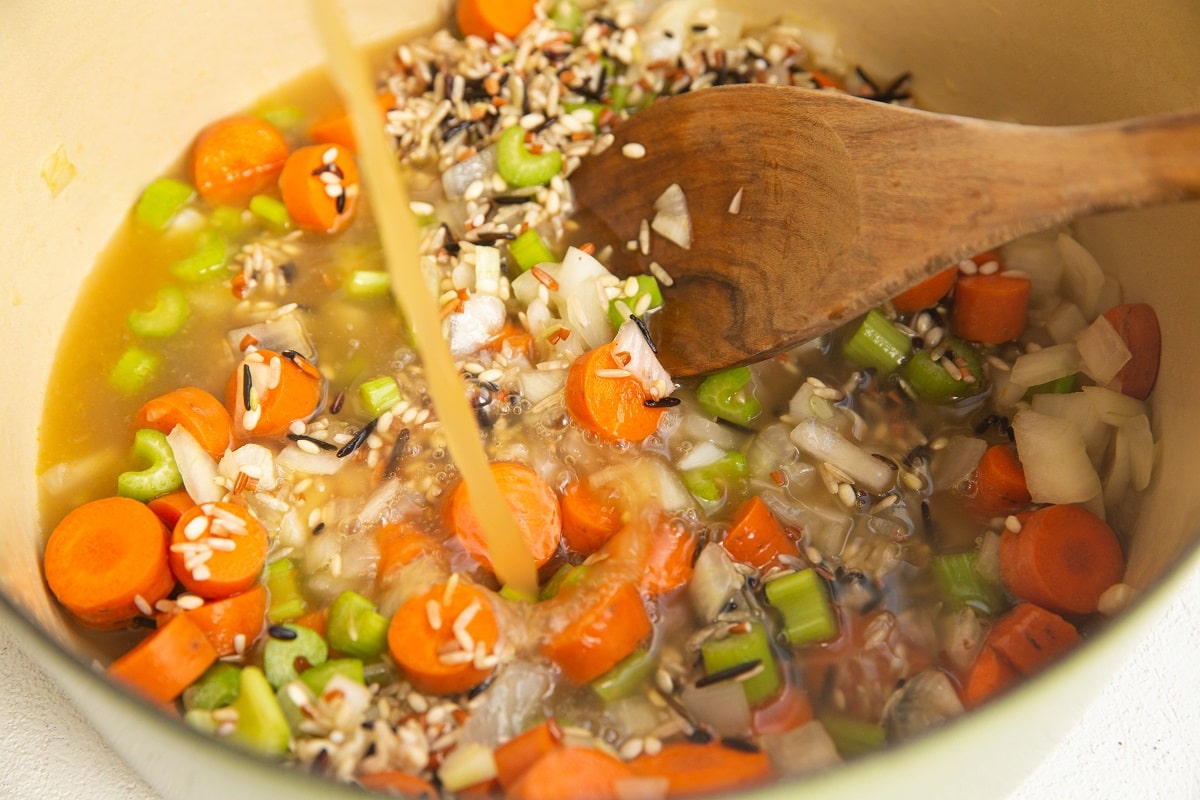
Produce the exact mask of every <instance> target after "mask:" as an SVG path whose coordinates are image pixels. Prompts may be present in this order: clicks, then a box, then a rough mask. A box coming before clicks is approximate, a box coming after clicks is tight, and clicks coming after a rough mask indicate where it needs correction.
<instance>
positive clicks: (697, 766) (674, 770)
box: [629, 742, 774, 798]
mask: <svg viewBox="0 0 1200 800" xmlns="http://www.w3.org/2000/svg"><path fill="white" fill-rule="evenodd" d="M629 766H630V767H631V768H632V769H633V771H634V772H636V773H637V774H638V775H642V776H646V777H653V776H658V777H665V778H666V779H667V797H669V798H674V797H694V796H696V795H707V794H716V793H718V792H725V791H734V790H744V789H747V788H749V787H751V786H755V785H757V784H760V783H763V782H764V781H767V780H770V778H771V777H772V776H773V775H774V769H773V768H772V767H771V760H770V758H768V757H767V754H766V753H764V752H761V751H759V752H747V751H746V750H740V749H734V748H732V747H727V746H725V745H723V744H719V743H714V744H693V743H691V742H674V743H671V744H668V745H665V746H664V747H663V749H662V750H660V751H659V752H658V753H655V754H654V755H641V756H638V757H637V758H635V759H633V760H632V761H630V762H629Z"/></svg>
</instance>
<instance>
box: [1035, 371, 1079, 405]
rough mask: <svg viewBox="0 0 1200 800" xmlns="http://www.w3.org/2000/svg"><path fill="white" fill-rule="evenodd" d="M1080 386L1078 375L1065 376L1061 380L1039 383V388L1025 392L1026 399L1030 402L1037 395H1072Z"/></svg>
mask: <svg viewBox="0 0 1200 800" xmlns="http://www.w3.org/2000/svg"><path fill="white" fill-rule="evenodd" d="M1078 386H1079V376H1078V375H1063V376H1062V377H1061V378H1055V379H1054V380H1052V381H1046V382H1045V383H1039V384H1038V385H1037V386H1030V387H1029V388H1028V389H1027V390H1026V391H1025V397H1024V399H1026V400H1028V399H1029V398H1030V397H1032V396H1033V395H1035V394H1070V393H1071V392H1073V391H1075V389H1076V388H1077V387H1078Z"/></svg>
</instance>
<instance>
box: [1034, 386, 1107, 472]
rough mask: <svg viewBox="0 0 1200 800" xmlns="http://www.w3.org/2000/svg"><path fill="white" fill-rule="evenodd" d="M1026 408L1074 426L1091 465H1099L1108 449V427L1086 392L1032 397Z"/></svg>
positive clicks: (1049, 393)
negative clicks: (1085, 448) (1028, 406)
mask: <svg viewBox="0 0 1200 800" xmlns="http://www.w3.org/2000/svg"><path fill="white" fill-rule="evenodd" d="M1030 405H1031V406H1032V407H1033V410H1034V411H1036V412H1038V413H1039V414H1048V415H1050V416H1052V417H1058V418H1059V419H1062V420H1066V421H1067V422H1069V423H1071V424H1072V425H1074V426H1075V428H1076V429H1077V430H1078V431H1079V435H1080V436H1082V437H1083V441H1084V445H1085V446H1086V447H1087V452H1088V457H1089V458H1091V460H1092V464H1094V465H1098V464H1099V463H1100V462H1101V460H1102V459H1103V458H1104V452H1105V450H1107V449H1108V441H1109V438H1111V434H1112V429H1111V426H1110V425H1106V424H1104V421H1103V420H1102V419H1101V418H1100V414H1099V412H1098V411H1097V409H1096V405H1095V403H1093V402H1092V401H1091V399H1090V398H1089V397H1088V394H1087V393H1086V391H1085V392H1069V393H1067V394H1056V393H1054V392H1048V393H1045V394H1035V395H1034V396H1033V398H1032V399H1031V400H1030Z"/></svg>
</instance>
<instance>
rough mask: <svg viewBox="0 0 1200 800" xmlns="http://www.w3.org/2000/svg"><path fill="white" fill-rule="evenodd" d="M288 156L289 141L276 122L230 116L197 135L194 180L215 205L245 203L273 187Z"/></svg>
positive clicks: (202, 192) (193, 157) (198, 188)
mask: <svg viewBox="0 0 1200 800" xmlns="http://www.w3.org/2000/svg"><path fill="white" fill-rule="evenodd" d="M287 157H288V145H287V141H286V140H285V139H284V138H283V134H282V133H280V132H279V130H278V129H277V128H276V127H275V126H274V125H272V124H271V123H269V122H267V121H266V120H264V119H261V118H259V117H251V116H234V117H227V118H225V119H222V120H218V121H217V122H214V123H213V124H211V125H209V126H208V127H207V128H205V129H204V130H203V131H201V132H200V135H199V136H197V137H196V143H195V145H194V146H193V148H192V181H193V183H195V184H196V191H197V192H199V193H200V196H201V197H203V198H204V199H205V200H207V201H208V202H210V203H212V204H213V205H243V204H245V203H247V202H249V200H250V198H251V197H253V196H254V195H256V194H260V193H261V192H264V191H266V190H267V189H269V188H270V187H271V184H273V183H274V182H275V179H276V178H277V177H278V176H279V173H280V171H281V170H282V169H283V164H284V162H285V161H286V160H287Z"/></svg>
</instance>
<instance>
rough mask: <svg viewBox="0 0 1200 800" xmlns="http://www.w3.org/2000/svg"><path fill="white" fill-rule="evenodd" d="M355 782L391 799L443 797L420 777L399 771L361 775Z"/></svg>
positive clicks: (432, 798)
mask: <svg viewBox="0 0 1200 800" xmlns="http://www.w3.org/2000/svg"><path fill="white" fill-rule="evenodd" d="M354 780H356V781H358V785H359V786H361V787H363V788H364V789H366V790H368V791H372V792H379V793H380V794H382V795H386V796H389V797H404V798H407V799H408V800H437V799H438V798H439V797H440V796H441V795H440V794H438V790H437V789H436V788H435V787H434V785H433V784H432V783H430V782H429V781H427V780H425V779H424V778H422V777H421V776H420V775H413V774H412V773H411V772H405V771H403V770H399V769H389V770H383V771H382V772H371V773H368V774H366V775H359V776H358V777H357V778H355V779H354Z"/></svg>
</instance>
